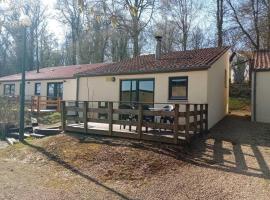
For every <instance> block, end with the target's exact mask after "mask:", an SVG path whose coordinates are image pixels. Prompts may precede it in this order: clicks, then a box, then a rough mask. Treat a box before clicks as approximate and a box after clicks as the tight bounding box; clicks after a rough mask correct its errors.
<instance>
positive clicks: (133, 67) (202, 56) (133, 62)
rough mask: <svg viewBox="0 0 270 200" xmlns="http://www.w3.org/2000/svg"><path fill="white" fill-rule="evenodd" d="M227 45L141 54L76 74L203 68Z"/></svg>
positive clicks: (115, 73)
mask: <svg viewBox="0 0 270 200" xmlns="http://www.w3.org/2000/svg"><path fill="white" fill-rule="evenodd" d="M228 49H229V47H219V48H206V49H198V50H189V51H176V52H171V53H166V54H162V56H161V58H160V59H158V60H157V59H155V55H154V54H150V55H141V56H137V57H135V58H131V59H126V60H123V61H121V62H117V63H111V64H107V65H105V66H102V67H99V68H96V69H91V70H88V71H85V72H83V73H78V74H77V75H78V76H102V75H122V74H139V73H162V72H175V71H188V70H205V69H208V68H210V67H211V65H213V63H214V62H215V61H217V60H218V59H219V58H220V57H221V56H222V55H223V54H224V53H225V52H226V51H227V50H228Z"/></svg>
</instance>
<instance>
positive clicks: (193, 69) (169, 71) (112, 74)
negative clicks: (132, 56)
mask: <svg viewBox="0 0 270 200" xmlns="http://www.w3.org/2000/svg"><path fill="white" fill-rule="evenodd" d="M210 67H211V66H202V67H200V68H198V67H196V68H190V69H181V70H179V69H178V70H167V71H149V72H126V73H121V74H120V73H106V74H85V75H83V74H82V75H81V74H76V75H75V76H76V77H77V78H81V77H99V76H122V75H137V74H165V73H172V72H189V71H205V70H208V69H209V68H210Z"/></svg>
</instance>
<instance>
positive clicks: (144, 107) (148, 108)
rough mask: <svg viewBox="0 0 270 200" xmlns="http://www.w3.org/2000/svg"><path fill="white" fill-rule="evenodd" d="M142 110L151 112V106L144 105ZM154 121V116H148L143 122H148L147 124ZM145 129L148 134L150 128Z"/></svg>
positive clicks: (144, 117) (145, 116)
mask: <svg viewBox="0 0 270 200" xmlns="http://www.w3.org/2000/svg"><path fill="white" fill-rule="evenodd" d="M142 109H143V110H150V106H149V105H146V104H144V105H142ZM154 119H155V117H154V116H147V115H144V116H143V121H146V122H154V121H155V120H154ZM145 129H146V133H147V132H148V127H147V126H146V127H145Z"/></svg>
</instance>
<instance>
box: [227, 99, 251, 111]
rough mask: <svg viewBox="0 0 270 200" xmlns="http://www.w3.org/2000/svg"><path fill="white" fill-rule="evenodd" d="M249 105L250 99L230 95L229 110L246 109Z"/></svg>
mask: <svg viewBox="0 0 270 200" xmlns="http://www.w3.org/2000/svg"><path fill="white" fill-rule="evenodd" d="M249 107H250V99H247V98H235V97H230V100H229V108H230V110H247V109H249Z"/></svg>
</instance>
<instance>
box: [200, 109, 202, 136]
mask: <svg viewBox="0 0 270 200" xmlns="http://www.w3.org/2000/svg"><path fill="white" fill-rule="evenodd" d="M200 133H203V104H200Z"/></svg>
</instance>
